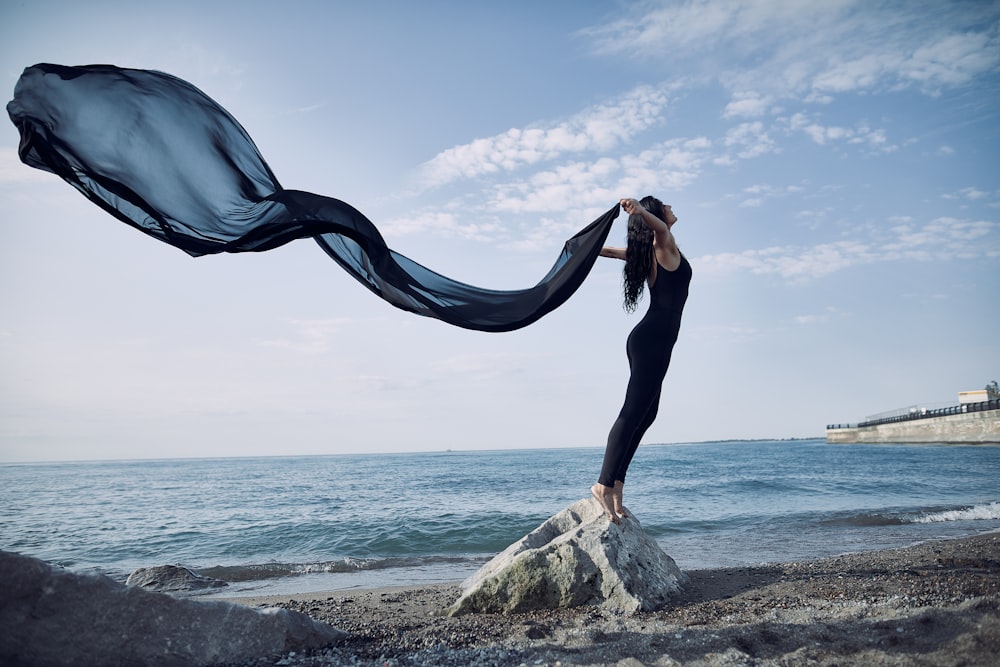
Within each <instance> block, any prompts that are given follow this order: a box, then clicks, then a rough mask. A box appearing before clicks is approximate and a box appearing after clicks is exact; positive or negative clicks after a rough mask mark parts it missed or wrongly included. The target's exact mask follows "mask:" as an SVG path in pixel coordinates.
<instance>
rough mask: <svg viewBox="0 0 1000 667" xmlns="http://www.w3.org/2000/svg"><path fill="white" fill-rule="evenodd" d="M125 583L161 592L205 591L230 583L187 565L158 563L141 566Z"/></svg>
mask: <svg viewBox="0 0 1000 667" xmlns="http://www.w3.org/2000/svg"><path fill="white" fill-rule="evenodd" d="M125 585H126V586H135V587H136V588H142V589H144V590H147V591H157V592H160V593H185V592H191V591H203V590H206V589H209V588H222V587H224V586H228V585H229V584H228V583H226V582H225V581H222V580H221V579H213V578H212V577H203V576H201V575H200V574H195V573H194V572H192V571H191V570H189V569H187V568H186V567H180V566H178V565H157V566H156V567H140V568H139V569H138V570H136V571H135V572H133V573H132V574H130V575H128V579H126V580H125Z"/></svg>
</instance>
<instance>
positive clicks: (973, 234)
mask: <svg viewBox="0 0 1000 667" xmlns="http://www.w3.org/2000/svg"><path fill="white" fill-rule="evenodd" d="M998 257H1000V223H997V222H992V221H986V220H961V219H957V218H952V217H940V218H936V219H934V220H932V221H930V222H928V223H927V224H925V225H923V226H915V225H912V224H909V223H908V222H904V223H902V224H896V225H894V226H892V227H890V228H889V229H888V231H887V232H885V233H876V234H873V235H870V236H869V237H867V238H864V239H862V238H859V239H855V240H844V241H835V242H831V243H820V244H817V245H814V246H808V247H804V246H793V245H787V246H770V247H767V248H751V249H747V250H743V251H741V252H728V253H718V254H712V255H704V256H702V257H699V258H698V259H697V260H696V262H695V264H696V268H697V269H698V271H699V273H700V272H703V271H704V272H705V273H706V274H714V275H719V274H729V273H733V272H747V273H752V274H755V275H764V276H777V277H779V278H783V279H785V280H788V281H790V282H792V283H807V282H811V281H813V280H816V279H819V278H823V277H825V276H828V275H830V274H833V273H836V272H838V271H843V270H845V269H848V268H851V267H854V266H861V265H866V264H874V263H878V262H893V261H902V260H910V261H949V260H956V259H961V260H970V259H977V258H987V259H996V258H998Z"/></svg>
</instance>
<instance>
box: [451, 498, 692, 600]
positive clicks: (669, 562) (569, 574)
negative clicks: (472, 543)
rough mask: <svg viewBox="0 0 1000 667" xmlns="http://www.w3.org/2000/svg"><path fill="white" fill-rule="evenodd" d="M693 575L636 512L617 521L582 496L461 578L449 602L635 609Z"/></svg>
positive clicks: (668, 593)
mask: <svg viewBox="0 0 1000 667" xmlns="http://www.w3.org/2000/svg"><path fill="white" fill-rule="evenodd" d="M686 578H687V577H686V576H685V575H684V574H683V573H682V572H681V571H680V570H679V569H678V568H677V564H676V563H674V560H673V559H672V558H671V557H670V556H668V555H667V554H665V553H663V550H662V549H660V547H659V545H658V544H657V543H656V541H655V540H653V539H652V538H651V537H649V536H648V535H646V533H645V532H643V530H642V526H641V525H640V524H639V520H638V519H636V518H635V516H634V515H633V516H630V517H629V518H627V519H623V520H622V523H621V525H615V524H613V523H611V522H610V521H608V520H607V518H605V515H604V511H603V510H602V509H601V506H600V505H599V504H598V503H597V501H596V500H594V499H593V498H587V499H585V500H581V501H579V502H577V503H575V504H573V505H571V506H570V507H568V508H566V509H564V510H563V511H562V512H559V513H558V514H556V515H555V516H553V517H552V518H550V519H549V520H548V521H546V522H545V523H543V524H542V525H541V526H539V527H538V528H536V529H535V530H533V531H532V532H530V533H528V534H527V535H526V536H524V537H523V538H521V540H520V541H518V542H515V543H514V544H512V545H510V546H509V547H507V549H506V550H504V552H503V553H501V554H499V555H498V556H497V557H496V558H494V559H493V560H491V561H490V562H489V563H487V564H486V565H484V566H483V567H482V568H480V570H479V571H478V572H476V574H474V575H472V576H471V577H469V578H468V579H466V580H465V581H464V582H462V595H461V597H459V599H458V601H457V602H455V604H453V605H452V606H451V607H450V608H449V609H448V614H449V615H451V616H457V615H460V614H468V613H474V612H492V613H509V612H519V611H527V610H530V609H552V608H556V607H576V606H580V605H594V606H600V607H603V608H606V609H610V610H614V611H618V612H622V613H626V614H631V613H635V612H637V611H652V610H654V609H659V608H661V607H663V606H664V605H665V604H666V603H667V602H668V601H669V599H670V596H671V594H673V593H676V592H678V591H680V590H681V586H682V584H683V583H684V580H685V579H686Z"/></svg>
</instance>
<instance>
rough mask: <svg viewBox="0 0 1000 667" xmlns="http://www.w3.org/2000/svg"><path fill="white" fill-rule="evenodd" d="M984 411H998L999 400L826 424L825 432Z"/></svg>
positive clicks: (999, 406)
mask: <svg viewBox="0 0 1000 667" xmlns="http://www.w3.org/2000/svg"><path fill="white" fill-rule="evenodd" d="M986 410H1000V399H997V398H992V399H990V400H988V401H982V402H980V403H963V404H961V405H949V406H948V407H946V408H935V409H932V410H916V411H914V412H909V413H907V414H902V415H896V416H893V417H883V418H881V419H869V420H867V421H863V422H858V423H857V424H828V425H827V427H826V428H827V430H828V431H829V430H833V429H838V428H863V427H865V426H880V425H881V424H895V423H897V422H908V421H912V420H914V419H930V418H932V417H944V416H946V415H961V414H966V413H969V412H984V411H986Z"/></svg>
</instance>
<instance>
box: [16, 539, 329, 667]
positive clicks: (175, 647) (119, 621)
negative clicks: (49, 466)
mask: <svg viewBox="0 0 1000 667" xmlns="http://www.w3.org/2000/svg"><path fill="white" fill-rule="evenodd" d="M0 582H3V584H2V587H0V628H2V632H0V664H4V665H39V666H46V665H106V666H108V667H111V666H114V665H157V666H158V665H207V664H217V663H237V662H244V661H247V660H252V659H256V658H263V657H269V656H276V655H279V654H283V653H286V652H288V651H301V650H306V649H309V648H316V647H320V646H325V645H328V644H332V643H335V642H337V641H339V640H340V639H343V638H344V637H346V633H344V632H343V631H341V630H338V629H336V628H334V627H331V626H329V625H326V624H324V623H319V622H317V621H314V620H313V619H311V618H309V617H308V616H306V615H305V614H301V613H299V612H293V611H288V610H286V609H263V610H258V609H251V608H249V607H243V606H240V605H237V604H232V603H229V602H223V601H218V600H204V601H202V600H191V599H178V598H175V597H172V596H170V595H165V594H163V593H154V592H150V591H145V590H142V589H141V588H135V587H130V586H124V585H122V584H119V583H117V582H115V581H113V580H112V579H109V578H108V577H105V576H102V575H96V574H75V573H72V572H68V571H66V570H63V569H62V568H59V567H55V566H52V565H49V564H48V563H45V562H43V561H40V560H37V559H35V558H30V557H27V556H22V555H19V554H15V553H10V552H7V551H0Z"/></svg>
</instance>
